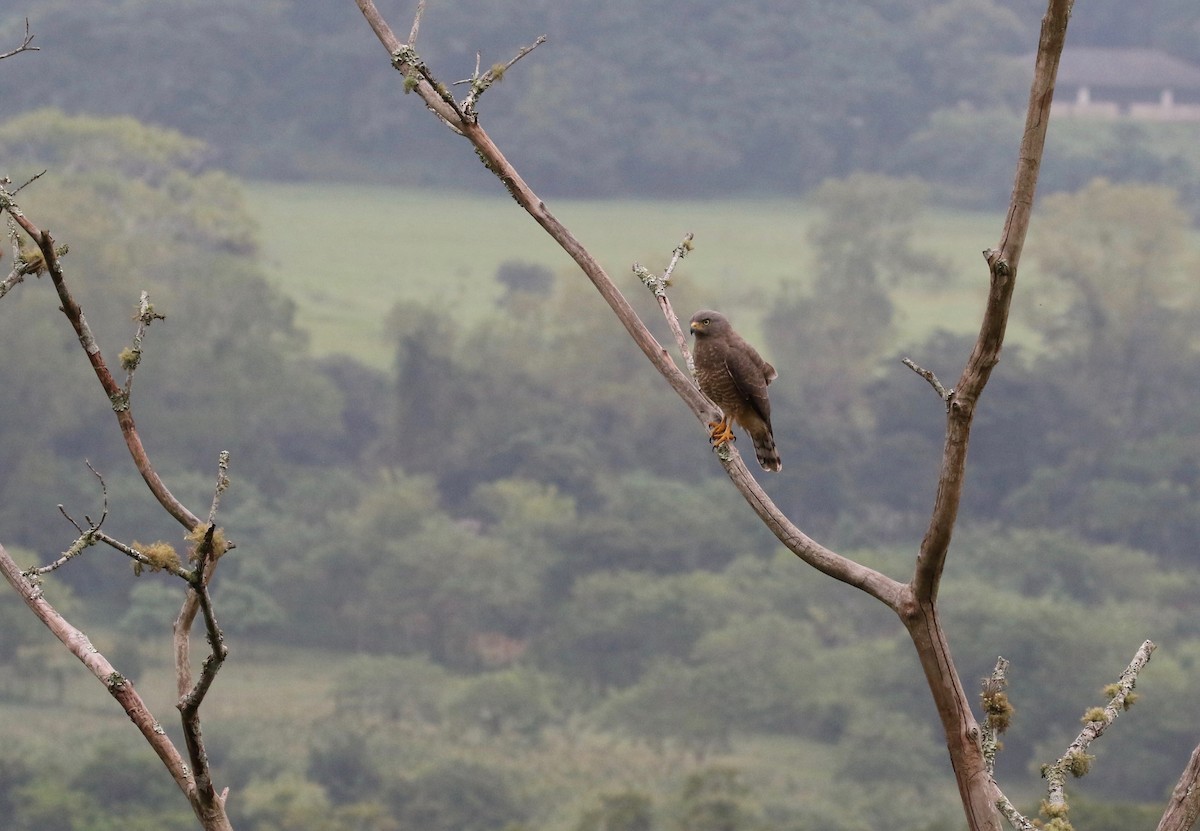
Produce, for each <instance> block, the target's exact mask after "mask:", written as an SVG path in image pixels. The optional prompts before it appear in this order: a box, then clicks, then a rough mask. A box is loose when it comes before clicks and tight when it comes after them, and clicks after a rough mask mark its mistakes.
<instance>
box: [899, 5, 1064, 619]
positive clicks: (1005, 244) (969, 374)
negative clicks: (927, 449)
mask: <svg viewBox="0 0 1200 831" xmlns="http://www.w3.org/2000/svg"><path fill="white" fill-rule="evenodd" d="M1073 2H1074V0H1050V3H1049V6H1048V8H1047V10H1046V15H1045V17H1043V18H1042V29H1041V36H1040V37H1039V40H1038V52H1037V63H1036V65H1035V67H1034V75H1033V84H1032V86H1031V88H1030V90H1029V105H1028V108H1027V110H1026V115H1025V132H1024V134H1023V136H1022V138H1021V149H1020V152H1019V155H1018V158H1017V172H1016V178H1015V181H1014V183H1013V191H1012V197H1011V199H1010V201H1009V207H1008V214H1007V219H1006V221H1005V223H1004V229H1003V231H1002V232H1001V234H1000V247H999V248H998V249H989V250H988V251H985V252H984V255H985V257H986V258H987V263H988V267H989V270H990V287H989V290H988V298H987V305H986V306H985V308H984V312H983V322H982V325H981V326H980V330H979V337H978V338H977V340H976V341H975V347H974V349H973V350H972V352H971V356H970V358H969V359H968V360H967V364H966V366H965V367H964V368H963V372H962V376H961V377H960V378H959V380H958V384H957V385H956V386H955V388H954V394H953V396H951V397H950V399H949V402H948V403H949V414H948V416H947V423H946V440H945V445H944V447H943V451H942V465H941V472H940V474H939V476H938V487H937V496H936V497H935V500H934V505H933V511H932V514H931V516H930V518H929V527H928V529H927V530H926V532H925V538H924V539H923V540H922V542H921V550H920V554H919V556H918V558H917V569H916V573H915V574H914V575H913V581H912V585H913V588H914V590H915V592H916V595H917V597H918V598H919V599H921V600H933V599H935V598H936V597H937V590H938V584H939V582H940V581H941V576H942V568H943V566H944V565H945V562H946V554H947V552H948V551H949V548H950V537H951V534H952V532H953V530H954V523H955V520H956V519H957V518H958V506H959V501H960V499H961V497H962V487H963V477H964V472H965V470H966V464H967V444H968V441H969V440H970V436H971V420H972V419H973V418H974V416H975V405H976V403H977V402H978V400H979V396H980V394H981V393H982V392H983V388H984V386H985V385H986V384H987V382H988V378H990V377H991V374H992V369H993V367H995V366H996V364H997V363H998V362H999V360H1000V348H1001V346H1002V345H1003V343H1004V332H1005V328H1006V327H1007V325H1008V313H1009V308H1010V307H1011V305H1012V295H1013V289H1014V288H1015V286H1016V277H1017V264H1018V263H1019V261H1020V259H1021V251H1022V250H1023V249H1024V247H1025V236H1026V233H1027V232H1028V230H1029V217H1030V213H1031V212H1032V211H1033V196H1034V192H1035V191H1036V189H1037V180H1038V172H1039V170H1040V169H1041V165H1042V151H1043V149H1044V147H1045V144H1046V130H1047V128H1048V127H1049V125H1050V102H1051V99H1053V97H1054V84H1055V79H1056V78H1057V77H1058V62H1059V59H1060V57H1061V56H1062V48H1063V43H1064V42H1065V40H1066V36H1067V22H1068V21H1069V19H1070V16H1071V7H1072V5H1073Z"/></svg>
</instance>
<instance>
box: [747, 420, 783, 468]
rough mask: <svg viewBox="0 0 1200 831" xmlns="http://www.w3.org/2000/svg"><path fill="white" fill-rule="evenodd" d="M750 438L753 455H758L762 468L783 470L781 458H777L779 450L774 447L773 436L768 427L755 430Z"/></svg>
mask: <svg viewBox="0 0 1200 831" xmlns="http://www.w3.org/2000/svg"><path fill="white" fill-rule="evenodd" d="M750 438H751V440H753V442H754V455H755V456H757V457H758V463H759V464H760V465H762V469H763V470H771V471H776V472H778V471H780V470H783V460H782V459H780V458H779V452H778V451H777V450H776V449H775V437H774V436H773V435H771V431H770V429H767V430H761V431H758V432H755V433H754V434H753V435H751V436H750Z"/></svg>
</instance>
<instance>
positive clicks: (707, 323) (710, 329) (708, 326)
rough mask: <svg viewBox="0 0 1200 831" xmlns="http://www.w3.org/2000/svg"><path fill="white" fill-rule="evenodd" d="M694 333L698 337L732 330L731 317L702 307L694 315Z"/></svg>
mask: <svg viewBox="0 0 1200 831" xmlns="http://www.w3.org/2000/svg"><path fill="white" fill-rule="evenodd" d="M691 328H692V334H693V335H695V336H696V337H698V338H702V337H706V336H708V335H719V334H722V333H724V332H728V331H730V326H729V319H728V318H726V317H725V315H723V314H721V313H720V312H714V311H712V310H711V309H701V310H700V311H698V312H696V313H695V314H694V315H692V327H691Z"/></svg>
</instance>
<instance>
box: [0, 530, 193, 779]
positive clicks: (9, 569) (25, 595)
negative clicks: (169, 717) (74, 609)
mask: <svg viewBox="0 0 1200 831" xmlns="http://www.w3.org/2000/svg"><path fill="white" fill-rule="evenodd" d="M0 572H3V574H4V577H5V578H6V579H7V580H8V582H9V585H11V586H12V587H13V589H14V590H15V591H16V592H17V594H19V595H21V599H22V600H24V601H25V605H26V606H28V607H29V608H30V610H31V611H32V612H33V613H34V615H36V616H37V618H38V620H40V621H41V622H42V623H44V624H45V625H46V627H47V628H48V629H49V630H50V631H51V632H52V633H53V634H54V637H56V638H58V640H59V641H61V642H62V644H63V646H65V647H66V648H67V649H68V650H69V651H70V652H71V654H72V655H74V656H75V657H76V658H78V659H79V660H80V661H81V662H83V664H84V666H86V667H87V668H88V671H90V672H91V673H92V675H94V676H95V677H96V678H97V680H99V681H100V683H102V684H103V685H104V687H105V689H107V690H108V692H109V694H110V695H111V696H112V697H113V698H115V699H116V700H117V702H118V703H119V704H120V705H121V707H122V709H124V710H125V713H126V714H127V715H128V716H129V718H130V720H131V721H132V722H133V723H134V725H135V726H137V728H138V730H139V731H140V732H141V734H142V736H143V737H145V739H146V741H147V742H149V744H150V746H151V747H152V748H153V749H154V752H155V753H156V754H158V758H159V759H161V760H162V762H163V764H164V765H166V768H167V770H168V772H170V774H171V777H172V778H173V779H174V780H175V784H177V785H178V786H179V788H180V790H182V791H183V792H184V793H185V794H188V795H189V797H190V795H191V794H192V793H193V791H194V789H195V782H194V780H193V779H192V775H191V773H190V772H189V771H188V766H187V763H186V762H185V761H184V759H183V757H182V756H181V755H180V753H179V751H178V750H177V749H176V748H175V746H174V745H173V744H172V743H171V740H170V738H168V736H167V734H166V732H165V731H164V730H163V729H162V727H161V726H160V725H159V723H158V721H157V720H156V719H155V718H154V716H153V714H151V712H150V710H149V709H148V708H147V707H146V704H145V702H144V701H142V698H141V696H139V695H138V694H137V692H136V691H135V690H134V688H133V683H132V682H130V681H129V680H128V679H126V678H125V677H124V676H122V675H121V674H120V673H119V672H117V670H116V669H115V668H114V667H113V665H112V664H111V663H109V661H108V659H107V658H105V657H104V656H103V655H102V654H100V652H99V651H98V650H97V649H96V648H95V647H94V646H92V643H91V641H90V640H89V639H88V637H87V635H85V634H84V633H83V632H81V631H80V630H79V629H76V628H75V627H74V626H73V625H72V624H71V623H70V622H69V621H68V620H67V619H66V618H64V617H63V616H62V615H61V614H59V612H58V610H57V609H55V608H54V606H52V605H51V604H50V602H49V601H48V600H46V598H45V597H43V596H42V589H41V584H40V583H39V582H38V580H37V579H36V578H35V577H30V576H27V575H26V574H24V573H22V571H21V568H20V566H18V565H17V564H16V562H15V561H14V560H13V559H12V557H11V556H10V555H9V553H8V552H7V551H5V550H4V546H3V545H0Z"/></svg>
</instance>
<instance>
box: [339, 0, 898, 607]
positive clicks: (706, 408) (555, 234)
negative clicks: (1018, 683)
mask: <svg viewBox="0 0 1200 831" xmlns="http://www.w3.org/2000/svg"><path fill="white" fill-rule="evenodd" d="M356 2H357V4H358V7H359V9H360V10H361V11H362V13H363V16H364V17H366V19H367V21H368V23H370V25H371V28H372V30H373V31H374V32H375V34H376V36H377V37H378V38H379V40H380V42H381V43H382V44H383V46H384V48H386V49H387V50H388V51H389V53H391V54H393V55H396V54H398V53H399V54H404V55H408V56H410V57H409V61H410V62H409V63H406V64H405V65H406V66H409V67H410V68H412V67H415V66H416V64H415V63H414V62H415V61H416V60H417V59H416V55H415V53H414V52H413V51H412V49H411V47H410V46H408V45H405V44H401V43H399V41H397V40H396V36H395V34H394V33H392V30H391V28H390V27H389V26H388V25H387V23H386V22H385V21H384V20H383V18H382V16H381V15H380V14H379V11H378V10H377V9H376V8H375V4H374V2H372V0H356ZM426 83H427V81H426V79H425V78H424V77H422V79H421V83H420V84H418V85H417V86H416V87H415V91H416V92H417V93H418V94H420V95H421V98H422V100H424V101H425V103H426V105H427V106H428V107H429V108H430V109H432V110H434V111H435V112H437V113H438V115H440V116H441V117H442V118H444V119H446V120H447V122H448V123H449V124H450V126H451V128H452V129H454V130H455V132H458V133H461V134H462V135H463V136H465V137H466V139H467V140H468V141H470V142H471V144H472V145H474V147H475V151H476V153H477V154H478V155H479V157H480V159H481V160H482V161H483V163H484V165H486V166H487V168H488V170H490V171H491V172H492V173H493V174H494V175H495V176H496V177H497V178H499V179H500V181H501V183H503V185H504V187H505V188H506V189H507V190H508V192H509V194H510V195H511V196H512V197H513V199H514V200H515V201H516V202H517V204H518V205H520V206H521V207H522V208H524V209H525V211H526V212H527V213H528V214H529V215H530V216H531V217H533V220H534V221H535V222H537V224H538V225H540V226H542V228H543V229H544V230H545V231H546V233H548V234H549V235H550V237H551V238H552V239H553V240H554V241H555V242H557V243H558V245H559V247H561V248H562V249H563V251H565V252H566V253H567V255H568V256H570V257H571V259H573V260H574V261H575V263H576V264H577V265H578V266H579V268H580V269H581V270H582V271H583V273H584V274H585V275H586V276H587V278H588V279H589V280H590V281H591V283H592V285H593V286H595V288H596V290H597V291H599V292H600V296H601V297H602V298H604V301H605V302H606V303H607V304H608V306H609V308H610V309H611V310H612V311H613V313H614V314H615V315H616V316H617V319H618V320H620V321H621V324H622V325H623V326H624V327H625V331H626V332H628V333H629V336H630V337H631V338H633V341H634V343H636V344H637V346H638V348H640V349H641V350H642V353H643V354H644V355H645V356H646V357H647V358H648V359H649V360H650V362H651V363H652V364H653V365H654V367H655V369H657V370H658V371H659V373H660V374H661V375H662V376H663V378H665V379H666V381H667V383H669V384H670V385H671V388H672V389H674V390H675V392H676V393H677V394H678V395H679V397H680V398H682V399H683V401H684V403H685V404H687V405H688V407H689V408H690V409H691V411H692V413H693V414H694V415H695V416H696V418H697V419H698V420H699V421H700V422H701V423H702V424H706V423H707V422H709V421H714V420H716V418H717V411H716V410H715V408H714V407H713V405H712V403H711V402H710V401H709V400H708V399H707V398H705V397H704V395H703V394H702V393H701V392H700V390H699V389H698V388H697V387H696V385H695V384H693V383H692V381H691V379H690V378H688V377H687V376H686V375H684V373H683V372H682V371H680V369H679V367H677V366H676V365H675V362H674V361H673V360H672V359H671V356H670V354H669V353H668V352H667V350H666V349H664V348H663V346H662V345H661V344H660V343H659V342H658V341H657V340H656V339H655V337H654V336H653V335H652V334H651V333H650V331H649V329H647V328H646V325H645V324H644V323H643V322H642V320H641V318H639V317H638V314H637V312H636V311H635V310H634V308H633V306H631V305H630V303H629V301H628V300H626V299H625V296H624V295H623V294H622V293H621V291H620V289H618V288H617V286H616V284H615V283H613V281H612V278H611V277H609V276H608V274H607V273H606V272H605V271H604V269H603V268H602V267H601V265H600V263H599V262H598V261H597V260H596V258H595V257H593V256H592V254H591V253H590V252H589V251H588V250H587V249H586V248H585V247H584V246H583V244H582V243H581V242H580V241H579V240H578V239H577V238H576V237H575V235H574V234H572V233H571V232H570V231H569V230H568V229H567V227H566V226H565V225H563V224H562V222H560V221H559V220H558V218H557V217H556V216H555V215H554V214H553V213H551V211H550V209H549V208H548V207H546V203H545V202H543V201H542V199H541V198H540V197H538V195H537V194H536V193H534V191H533V189H532V188H530V187H529V185H528V184H527V183H526V182H525V180H524V179H523V178H521V175H520V174H519V173H518V172H517V170H516V168H514V167H513V166H512V164H511V163H510V162H509V161H508V159H507V158H505V156H504V154H503V153H502V152H501V151H500V149H499V148H498V147H497V146H496V144H495V143H494V142H493V141H492V139H491V137H490V136H489V135H488V134H487V132H486V131H485V130H484V129H483V127H481V126H480V125H479V124H478V123H477V122H475V121H473V120H470V119H465V118H462V117H461V113H460V112H458V111H457V110H454V111H453V113H452V115H453V119H454V120H451V119H450V118H447V116H446V114H445V113H444V111H443V110H442V109H439V108H440V107H443V106H444V107H447V108H448V107H449V106H450V105H449V104H448V103H447V102H446V101H445V99H444V98H443V96H442V95H441V94H440V93H438V92H437V91H436V90H434V89H433V88H432V86H430V87H429V88H428V90H426V88H425V86H423V84H426ZM726 447H728V445H726ZM730 451H731V452H730V453H728V454H727V455H722V456H721V463H722V465H723V466H724V467H725V471H726V473H727V474H728V475H729V477H730V479H731V480H732V482H733V484H734V486H735V487H736V488H737V489H738V491H739V492H740V493H741V494H742V496H743V497H744V498H745V499H746V501H747V502H748V503H749V504H750V507H751V508H753V509H754V511H755V513H757V514H758V515H759V517H761V518H762V520H763V522H764V523H766V525H767V527H768V528H770V529H771V531H772V532H773V533H774V534H775V536H776V537H777V538H778V539H779V540H780V542H782V543H783V544H784V545H786V546H787V547H788V549H789V550H791V551H792V552H793V553H795V554H796V556H797V557H799V558H800V559H802V560H804V561H805V562H806V563H808V564H809V565H811V566H813V567H814V568H816V569H819V570H820V571H822V572H824V573H825V574H827V575H829V576H830V577H833V578H835V579H837V580H841V581H842V582H845V583H849V584H850V585H853V586H857V587H858V588H861V589H862V590H863V591H866V592H867V593H868V594H871V595H872V596H873V597H875V598H877V599H879V600H881V601H883V602H884V603H886V604H887V605H888V606H889V607H891V608H893V609H898V608H899V607H900V605H901V594H902V590H903V584H901V583H898V582H896V581H895V580H892V579H891V578H890V577H887V576H886V575H884V574H882V573H880V572H877V571H875V570H874V569H870V568H867V567H866V566H863V565H861V564H859V563H856V562H854V561H853V560H850V559H848V558H846V557H843V556H841V555H840V554H837V553H835V552H833V551H831V550H829V549H827V548H825V547H824V546H822V545H820V544H819V543H817V542H816V541H814V540H813V539H811V538H810V537H809V536H808V535H806V534H805V533H804V532H803V531H801V530H800V529H799V528H797V527H796V526H795V525H794V524H793V523H792V522H791V520H789V519H788V518H787V517H786V516H785V515H784V513H783V512H782V511H780V510H779V508H778V507H777V506H776V505H775V503H774V502H773V501H772V500H771V499H770V497H768V496H767V494H766V493H765V492H764V491H763V489H762V488H761V487H760V486H759V485H758V483H757V482H756V481H755V479H754V477H753V476H752V475H751V473H750V471H749V470H748V469H747V468H746V466H745V465H744V464H743V463H742V461H741V456H740V455H739V454H738V452H737V450H736V449H730Z"/></svg>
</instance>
